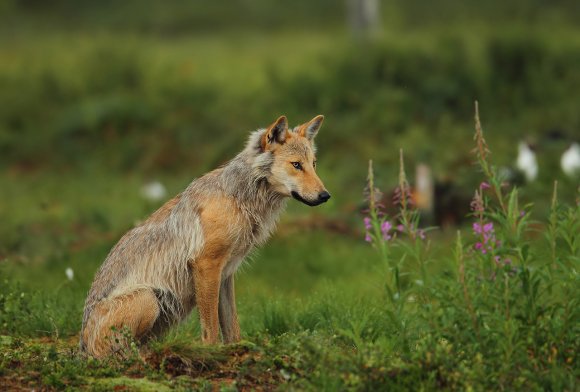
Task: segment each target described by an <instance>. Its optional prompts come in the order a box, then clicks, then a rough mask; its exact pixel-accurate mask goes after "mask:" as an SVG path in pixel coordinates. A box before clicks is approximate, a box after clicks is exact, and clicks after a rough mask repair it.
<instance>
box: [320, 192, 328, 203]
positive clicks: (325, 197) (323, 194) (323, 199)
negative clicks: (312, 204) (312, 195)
mask: <svg viewBox="0 0 580 392" xmlns="http://www.w3.org/2000/svg"><path fill="white" fill-rule="evenodd" d="M328 199H330V193H328V192H326V191H324V192H320V193H319V194H318V201H319V202H321V203H325V202H326V201H328Z"/></svg>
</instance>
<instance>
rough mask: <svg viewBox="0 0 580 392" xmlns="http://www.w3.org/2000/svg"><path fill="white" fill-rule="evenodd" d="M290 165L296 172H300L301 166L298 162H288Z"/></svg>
mask: <svg viewBox="0 0 580 392" xmlns="http://www.w3.org/2000/svg"><path fill="white" fill-rule="evenodd" d="M290 163H291V164H292V166H294V169H296V170H302V165H301V164H300V162H290Z"/></svg>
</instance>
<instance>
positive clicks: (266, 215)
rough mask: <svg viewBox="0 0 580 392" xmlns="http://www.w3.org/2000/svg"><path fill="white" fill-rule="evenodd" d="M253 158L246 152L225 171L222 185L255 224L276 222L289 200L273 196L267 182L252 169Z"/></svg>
mask: <svg viewBox="0 0 580 392" xmlns="http://www.w3.org/2000/svg"><path fill="white" fill-rule="evenodd" d="M253 158H254V157H252V156H251V155H250V154H248V153H247V151H243V152H242V153H240V154H239V155H238V156H236V157H235V158H234V159H232V160H231V161H230V162H229V163H228V164H226V165H225V166H224V167H223V170H222V173H221V184H222V189H223V190H224V192H225V193H226V194H227V195H229V196H232V197H234V198H235V199H236V200H237V201H238V202H239V205H240V208H241V209H243V210H244V211H245V212H246V213H247V214H249V215H250V216H251V217H252V219H253V220H256V221H263V220H269V219H271V218H274V219H277V217H278V215H279V214H280V212H281V210H282V209H283V208H284V206H285V205H286V202H285V201H286V200H285V199H286V198H285V197H284V196H282V195H280V194H278V193H277V192H274V191H273V190H272V189H271V187H270V185H269V184H268V181H267V180H266V178H264V177H263V176H262V175H261V173H260V172H257V171H256V170H255V167H253V163H254V159H253Z"/></svg>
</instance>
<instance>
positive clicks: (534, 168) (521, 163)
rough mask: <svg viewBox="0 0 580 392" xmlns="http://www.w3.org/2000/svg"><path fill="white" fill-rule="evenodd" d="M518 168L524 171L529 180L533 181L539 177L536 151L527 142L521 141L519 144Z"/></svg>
mask: <svg viewBox="0 0 580 392" xmlns="http://www.w3.org/2000/svg"><path fill="white" fill-rule="evenodd" d="M518 150H519V151H518V159H517V161H516V166H517V168H518V169H519V170H520V171H521V172H523V173H524V176H525V177H526V181H527V182H532V181H534V180H535V179H536V177H538V161H537V159H536V153H535V152H534V150H532V149H531V148H530V146H529V145H528V144H527V143H525V142H520V144H519V146H518Z"/></svg>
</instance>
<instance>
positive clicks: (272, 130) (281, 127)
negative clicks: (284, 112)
mask: <svg viewBox="0 0 580 392" xmlns="http://www.w3.org/2000/svg"><path fill="white" fill-rule="evenodd" d="M287 133H288V119H287V118H286V116H280V118H278V119H277V120H276V121H275V122H274V124H272V125H270V126H269V127H268V129H267V130H266V132H264V135H263V136H262V150H264V151H265V150H267V149H268V147H269V146H272V145H273V144H275V143H278V144H283V143H284V142H285V141H286V137H287Z"/></svg>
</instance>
